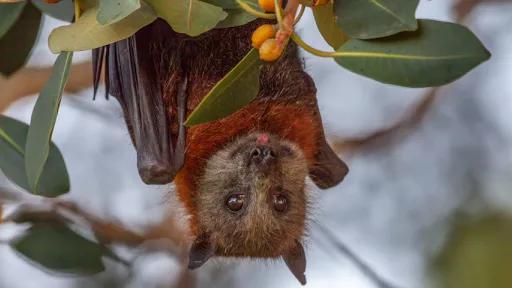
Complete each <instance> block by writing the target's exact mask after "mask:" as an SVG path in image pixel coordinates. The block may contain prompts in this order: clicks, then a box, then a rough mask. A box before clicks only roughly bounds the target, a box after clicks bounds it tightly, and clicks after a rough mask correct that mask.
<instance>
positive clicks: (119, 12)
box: [96, 0, 141, 25]
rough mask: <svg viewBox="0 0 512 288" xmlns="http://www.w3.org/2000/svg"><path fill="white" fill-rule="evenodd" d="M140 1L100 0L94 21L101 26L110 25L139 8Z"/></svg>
mask: <svg viewBox="0 0 512 288" xmlns="http://www.w3.org/2000/svg"><path fill="white" fill-rule="evenodd" d="M140 6H141V5H140V0H100V6H99V11H98V15H97V16H96V20H98V23H100V24H101V25H110V24H112V23H115V22H117V21H119V20H121V19H124V18H125V17H127V16H128V15H130V14H132V13H133V12H135V11H136V10H137V9H139V8H140Z"/></svg>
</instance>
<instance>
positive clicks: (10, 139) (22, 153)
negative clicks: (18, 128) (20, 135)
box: [0, 128, 25, 156]
mask: <svg viewBox="0 0 512 288" xmlns="http://www.w3.org/2000/svg"><path fill="white" fill-rule="evenodd" d="M0 137H2V138H4V139H5V141H7V143H9V144H10V145H11V146H12V147H13V148H14V149H16V151H18V153H20V154H21V156H25V151H23V149H21V147H20V146H19V145H18V144H16V142H14V140H12V138H11V137H10V136H9V135H7V133H5V131H4V130H3V129H2V128H0Z"/></svg>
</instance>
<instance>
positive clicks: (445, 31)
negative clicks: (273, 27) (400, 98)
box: [334, 20, 491, 87]
mask: <svg viewBox="0 0 512 288" xmlns="http://www.w3.org/2000/svg"><path fill="white" fill-rule="evenodd" d="M338 52H340V54H341V55H339V56H337V57H334V59H335V60H336V62H337V63H338V64H339V65H341V66H343V67H344V68H346V69H348V70H350V71H352V72H354V73H356V74H360V75H363V76H366V77H369V78H372V79H375V80H377V81H379V82H382V83H388V84H394V85H399V86H404V87H434V86H441V85H445V84H448V83H450V82H452V81H455V80H457V79H458V78H460V77H461V76H463V75H464V74H466V73H467V72H469V71H470V70H471V69H473V68H475V67H476V66H478V65H479V64H480V63H482V62H484V61H487V60H488V59H489V58H490V57H491V54H490V53H489V51H488V50H487V49H486V48H485V47H484V46H483V44H482V43H481V42H480V40H478V38H477V37H476V36H475V35H474V34H473V32H471V31H470V30H469V29H468V28H466V27H464V26H462V25H459V24H454V23H448V22H441V21H434V20H419V29H418V30H417V31H414V32H402V33H400V34H397V35H394V36H391V37H387V38H382V39H374V40H357V39H353V40H350V41H348V42H347V43H345V44H344V45H343V46H341V48H340V49H338Z"/></svg>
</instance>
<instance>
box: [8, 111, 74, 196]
mask: <svg viewBox="0 0 512 288" xmlns="http://www.w3.org/2000/svg"><path fill="white" fill-rule="evenodd" d="M28 129H29V127H28V125H27V124H25V123H22V122H20V121H17V120H15V119H12V118H9V117H6V116H3V115H0V170H2V172H3V173H4V174H5V176H6V177H7V178H8V179H9V180H11V181H12V182H13V183H14V184H16V185H18V186H19V187H21V188H23V189H25V190H27V191H29V192H34V190H33V189H31V188H30V185H29V184H28V178H27V174H26V172H25V158H24V157H25V143H26V141H27V134H28ZM69 188H70V187H69V176H68V172H67V169H66V163H65V162H64V158H63V157H62V154H61V153H60V151H59V149H58V148H57V146H55V144H54V143H53V142H52V143H51V144H50V152H49V155H48V160H47V161H46V164H45V165H44V169H43V174H42V175H41V179H40V181H39V184H38V186H37V191H39V194H41V195H43V196H45V197H56V196H59V195H62V194H64V193H67V192H69Z"/></svg>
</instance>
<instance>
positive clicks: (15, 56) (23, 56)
mask: <svg viewBox="0 0 512 288" xmlns="http://www.w3.org/2000/svg"><path fill="white" fill-rule="evenodd" d="M4 5H7V6H10V5H19V3H15V4H12V3H11V4H1V5H0V7H3V6H4ZM2 20H4V19H2ZM40 24H41V12H40V11H39V10H37V8H35V7H34V5H32V4H27V5H26V6H25V7H24V9H23V11H22V12H21V15H19V17H18V19H17V20H16V22H15V23H14V25H12V26H11V27H10V29H9V30H8V31H7V33H5V34H4V36H3V37H2V39H0V55H1V56H0V57H1V59H2V60H1V61H0V74H4V75H5V76H10V75H11V74H12V73H14V72H16V71H18V69H20V68H21V67H23V66H24V65H25V63H26V62H27V60H28V58H29V57H30V54H31V52H32V48H33V47H34V44H35V43H36V40H37V35H38V34H39V27H40Z"/></svg>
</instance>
